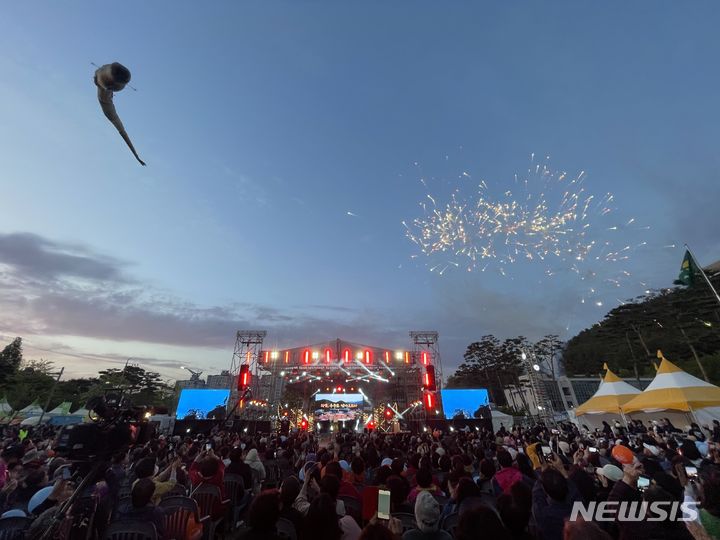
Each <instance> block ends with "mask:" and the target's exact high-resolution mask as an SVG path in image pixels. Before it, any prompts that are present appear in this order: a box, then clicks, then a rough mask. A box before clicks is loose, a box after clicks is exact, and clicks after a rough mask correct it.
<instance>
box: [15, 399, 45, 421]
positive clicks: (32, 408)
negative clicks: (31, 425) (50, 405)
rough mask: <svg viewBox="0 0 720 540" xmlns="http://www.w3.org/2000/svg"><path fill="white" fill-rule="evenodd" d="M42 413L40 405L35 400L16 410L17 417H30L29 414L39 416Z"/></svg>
mask: <svg viewBox="0 0 720 540" xmlns="http://www.w3.org/2000/svg"><path fill="white" fill-rule="evenodd" d="M42 413H43V410H42V407H41V406H40V405H39V404H38V402H37V401H33V402H32V403H31V404H30V405H28V406H27V407H25V408H24V409H20V410H19V411H18V412H17V416H18V418H23V419H25V418H30V417H31V416H40V415H41V414H42Z"/></svg>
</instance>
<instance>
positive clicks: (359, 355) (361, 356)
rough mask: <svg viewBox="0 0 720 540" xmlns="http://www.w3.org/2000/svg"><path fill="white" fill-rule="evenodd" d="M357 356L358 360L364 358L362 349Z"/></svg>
mask: <svg viewBox="0 0 720 540" xmlns="http://www.w3.org/2000/svg"><path fill="white" fill-rule="evenodd" d="M355 358H357V359H358V360H362V359H363V353H362V351H359V352H358V353H357V354H356V355H355Z"/></svg>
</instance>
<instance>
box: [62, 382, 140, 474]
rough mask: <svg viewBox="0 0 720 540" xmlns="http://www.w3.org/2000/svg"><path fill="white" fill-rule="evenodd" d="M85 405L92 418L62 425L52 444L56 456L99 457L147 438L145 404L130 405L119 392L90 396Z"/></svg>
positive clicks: (109, 454) (85, 458)
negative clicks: (69, 424)
mask: <svg viewBox="0 0 720 540" xmlns="http://www.w3.org/2000/svg"><path fill="white" fill-rule="evenodd" d="M85 407H86V408H87V409H88V410H89V411H90V413H91V414H90V417H91V419H92V420H93V421H92V422H89V423H83V424H76V425H71V426H65V427H63V428H62V430H61V431H60V433H59V434H58V437H57V441H56V444H55V451H56V452H57V453H58V454H59V455H61V456H63V457H67V458H68V459H71V460H89V459H91V458H101V459H102V458H108V457H110V456H111V455H113V454H115V453H117V452H120V451H121V450H123V449H126V448H127V447H129V446H130V445H133V444H144V443H146V442H147V441H148V440H150V437H151V435H152V433H151V429H152V428H151V426H150V424H149V423H148V422H147V419H146V418H145V411H146V409H145V407H133V406H132V403H131V402H130V400H129V399H128V398H127V397H126V396H124V395H123V394H122V392H115V391H108V392H106V393H105V395H104V396H96V397H93V398H90V400H89V401H88V402H87V405H86V406H85Z"/></svg>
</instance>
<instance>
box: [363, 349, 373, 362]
mask: <svg viewBox="0 0 720 540" xmlns="http://www.w3.org/2000/svg"><path fill="white" fill-rule="evenodd" d="M363 358H364V359H365V363H366V364H368V365H369V364H372V356H371V353H370V351H365V354H363Z"/></svg>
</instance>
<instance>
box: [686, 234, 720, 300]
mask: <svg viewBox="0 0 720 540" xmlns="http://www.w3.org/2000/svg"><path fill="white" fill-rule="evenodd" d="M685 249H687V250H688V253H689V254H690V256H691V257H692V258H693V260H694V261H695V266H696V267H697V269H698V270H700V273H701V274H702V277H703V278H705V283H707V284H708V287H710V290H711V291H712V292H713V294H714V295H715V299H716V300H717V301H718V304H720V294H718V292H717V291H716V290H715V287H713V285H712V283H710V280H709V279H708V277H707V275H706V274H705V271H704V270H703V269H702V265H700V263H699V262H698V259H697V257H696V256H695V254H694V253H693V252H692V250H691V249H690V246H688V245H687V244H685Z"/></svg>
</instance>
